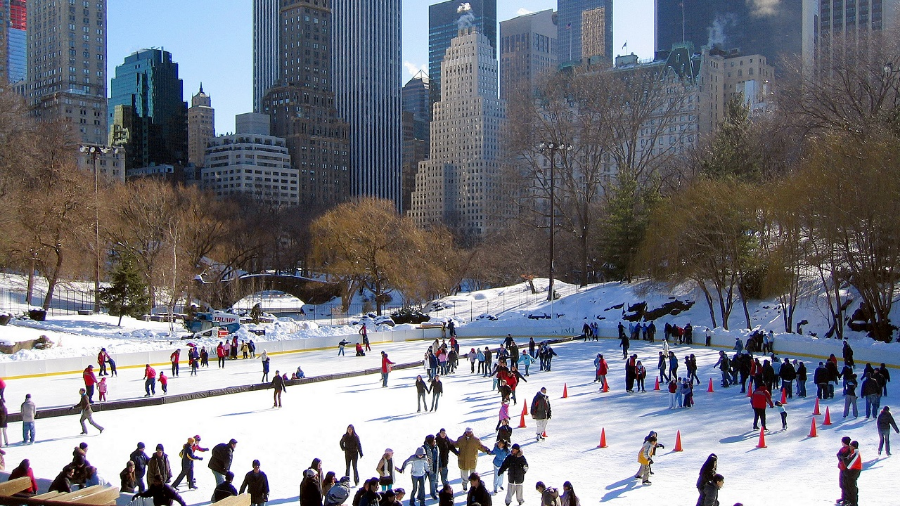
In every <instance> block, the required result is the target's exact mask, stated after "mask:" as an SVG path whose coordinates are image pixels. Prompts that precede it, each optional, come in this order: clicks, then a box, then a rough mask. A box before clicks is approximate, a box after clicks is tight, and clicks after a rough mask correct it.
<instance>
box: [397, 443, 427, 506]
mask: <svg viewBox="0 0 900 506" xmlns="http://www.w3.org/2000/svg"><path fill="white" fill-rule="evenodd" d="M407 464H409V465H410V472H409V474H410V477H411V478H412V495H410V497H409V506H415V504H416V499H417V498H418V499H419V506H425V474H426V473H427V471H428V457H426V456H425V448H422V447H421V446H420V447H418V448H416V453H414V454H413V455H410V456H409V458H407V459H406V460H404V461H403V465H401V466H400V469H399V471H400V472H401V473H402V472H403V471H404V470H405V469H406V465H407Z"/></svg>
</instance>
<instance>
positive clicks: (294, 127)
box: [262, 0, 399, 209]
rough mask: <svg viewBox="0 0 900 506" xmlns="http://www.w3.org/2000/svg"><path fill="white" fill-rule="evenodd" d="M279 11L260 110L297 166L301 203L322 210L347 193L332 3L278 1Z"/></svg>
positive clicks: (345, 142)
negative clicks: (272, 75) (269, 79)
mask: <svg viewBox="0 0 900 506" xmlns="http://www.w3.org/2000/svg"><path fill="white" fill-rule="evenodd" d="M279 16H280V18H279V22H278V26H279V27H280V33H279V44H280V47H281V49H280V50H279V52H278V54H279V62H278V66H279V69H280V73H281V74H280V76H279V78H278V81H277V82H276V84H275V86H273V87H272V88H270V89H269V91H268V92H266V95H265V97H264V98H263V111H262V112H263V113H265V114H268V115H269V117H270V118H271V125H272V132H271V133H272V135H273V136H276V137H281V138H283V139H285V141H286V143H287V148H288V151H289V152H290V155H291V165H292V167H293V168H295V169H297V170H298V171H299V189H298V192H299V195H298V199H299V202H300V205H301V206H304V207H305V208H307V209H310V208H316V209H326V208H328V207H332V206H334V205H336V204H339V203H341V202H343V201H344V200H346V199H347V198H348V197H349V196H350V192H349V188H350V173H349V170H350V168H349V165H350V163H349V151H350V142H349V137H348V132H347V123H345V122H344V121H342V120H341V119H340V118H339V117H338V113H337V109H335V103H334V93H333V91H332V78H331V76H332V71H331V65H332V59H331V50H332V42H331V31H332V28H333V23H332V2H331V1H330V0H281V10H280V12H279ZM398 128H399V126H398Z"/></svg>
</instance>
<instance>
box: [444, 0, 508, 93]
mask: <svg viewBox="0 0 900 506" xmlns="http://www.w3.org/2000/svg"><path fill="white" fill-rule="evenodd" d="M469 26H471V27H475V29H477V30H478V31H479V33H481V34H483V35H484V36H485V37H487V39H488V42H489V43H490V45H491V51H492V52H491V54H492V55H493V56H494V58H497V0H447V1H446V2H441V3H438V4H434V5H431V6H429V7H428V79H429V81H430V83H429V86H430V90H429V93H430V94H431V105H434V103H435V102H437V101H438V100H440V99H441V62H443V61H444V54H445V53H446V52H447V49H448V48H449V47H450V41H451V40H453V39H454V38H455V37H456V36H457V35H458V34H459V30H460V28H465V27H469Z"/></svg>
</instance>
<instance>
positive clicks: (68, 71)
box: [25, 0, 107, 145]
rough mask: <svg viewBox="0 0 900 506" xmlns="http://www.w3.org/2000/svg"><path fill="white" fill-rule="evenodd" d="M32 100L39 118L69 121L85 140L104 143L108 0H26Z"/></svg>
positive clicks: (87, 142)
mask: <svg viewBox="0 0 900 506" xmlns="http://www.w3.org/2000/svg"><path fill="white" fill-rule="evenodd" d="M25 7H26V11H27V12H26V25H27V27H28V30H27V42H28V45H27V60H26V61H27V63H26V66H27V69H26V75H27V83H26V85H27V86H26V90H27V100H28V103H29V106H30V108H31V114H32V116H34V117H35V118H36V119H37V120H38V121H48V122H49V121H68V122H70V123H71V124H72V125H73V126H74V129H75V131H76V132H78V134H79V139H78V140H79V141H80V142H81V143H84V144H93V145H104V144H106V141H107V129H106V121H107V116H106V105H107V102H106V34H107V29H106V0H92V1H90V2H78V5H77V7H76V5H75V3H74V2H64V1H53V2H50V1H46V0H27V1H26V3H25Z"/></svg>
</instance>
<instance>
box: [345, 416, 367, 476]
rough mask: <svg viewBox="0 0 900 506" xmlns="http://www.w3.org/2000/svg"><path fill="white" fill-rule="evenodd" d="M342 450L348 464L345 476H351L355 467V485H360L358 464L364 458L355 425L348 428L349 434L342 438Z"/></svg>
mask: <svg viewBox="0 0 900 506" xmlns="http://www.w3.org/2000/svg"><path fill="white" fill-rule="evenodd" d="M340 445H341V450H343V452H344V462H346V464H347V470H346V471H344V476H350V466H351V464H352V465H353V485H354V486H355V485H359V471H357V469H356V464H357V462H359V459H360V458H362V456H363V452H362V443H360V442H359V434H357V433H356V428H355V427H353V424H350V425H348V426H347V432H346V433H344V435H343V436H341V443H340Z"/></svg>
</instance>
